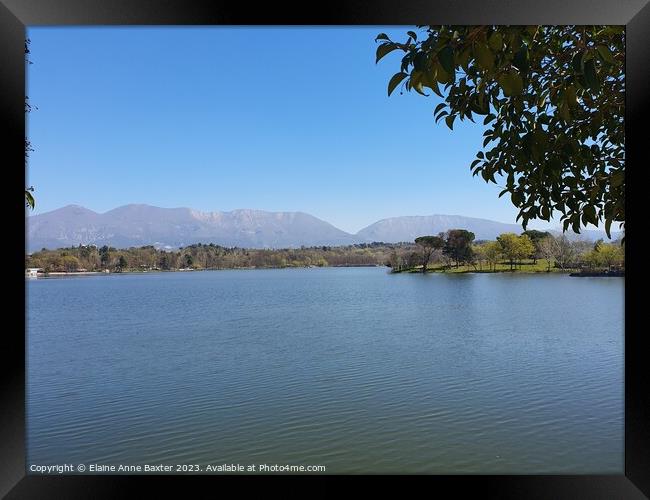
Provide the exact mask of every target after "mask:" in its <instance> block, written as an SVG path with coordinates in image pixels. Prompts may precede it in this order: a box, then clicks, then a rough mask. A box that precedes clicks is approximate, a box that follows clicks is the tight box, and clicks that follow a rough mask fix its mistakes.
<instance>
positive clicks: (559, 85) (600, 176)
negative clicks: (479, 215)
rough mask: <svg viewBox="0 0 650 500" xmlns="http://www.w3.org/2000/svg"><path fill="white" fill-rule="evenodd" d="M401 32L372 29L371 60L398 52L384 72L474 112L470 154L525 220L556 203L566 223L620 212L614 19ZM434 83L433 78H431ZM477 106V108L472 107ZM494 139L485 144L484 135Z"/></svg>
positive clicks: (445, 105) (619, 95)
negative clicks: (400, 35) (478, 128)
mask: <svg viewBox="0 0 650 500" xmlns="http://www.w3.org/2000/svg"><path fill="white" fill-rule="evenodd" d="M419 28H421V29H424V30H425V31H424V33H420V35H419V36H420V40H418V34H417V33H415V32H414V31H409V32H407V36H408V38H407V40H406V41H405V42H404V43H399V42H394V41H392V40H391V39H390V38H389V37H388V36H387V35H386V34H384V33H381V34H379V35H378V36H377V38H376V41H378V42H380V45H379V46H378V48H377V58H376V62H379V60H380V59H381V58H383V57H384V56H385V55H386V54H389V53H390V52H392V51H394V50H398V51H401V52H403V53H404V56H403V57H402V61H401V66H400V71H399V72H398V73H396V74H395V75H394V76H393V77H392V78H391V79H390V81H389V83H388V95H390V94H391V93H392V92H393V91H394V90H395V89H396V88H397V86H398V85H400V84H401V86H402V88H403V89H404V90H406V91H411V90H415V91H416V92H418V93H419V94H422V95H428V94H427V93H426V91H425V88H428V89H431V91H433V92H434V93H435V94H437V95H438V96H440V97H441V98H442V99H443V101H442V102H441V103H440V104H438V105H437V106H436V108H435V110H434V115H435V119H436V122H438V121H439V120H441V119H443V118H444V119H445V123H446V124H447V126H448V127H449V128H450V129H453V125H454V121H455V120H456V118H458V119H460V120H464V119H465V118H467V119H469V120H470V121H472V122H473V121H474V119H475V118H478V117H479V116H480V117H484V118H483V124H484V125H485V126H486V131H485V133H484V137H485V140H484V142H483V150H481V151H479V152H478V153H477V155H476V160H474V161H473V162H472V164H471V165H470V169H471V170H472V173H473V175H479V174H480V175H481V176H482V177H483V179H484V180H485V181H486V182H493V183H495V184H496V183H497V176H498V177H499V178H500V179H505V186H502V187H503V190H502V191H501V194H500V195H499V196H502V195H503V194H505V193H509V194H510V198H511V201H512V203H513V204H514V205H515V206H516V207H517V208H518V209H519V214H518V216H517V220H519V219H520V218H521V220H522V225H523V228H524V229H526V225H527V223H528V221H529V220H532V219H543V220H546V221H550V219H551V217H552V216H553V215H554V213H559V214H561V221H562V223H563V230H564V231H566V230H567V229H568V227H569V226H571V227H572V229H573V231H574V232H576V233H579V232H580V227H581V226H582V225H586V224H588V223H591V224H595V225H598V224H599V222H601V221H603V222H604V225H605V230H606V232H607V235H608V236H610V237H611V235H610V226H611V224H612V223H613V222H620V223H621V227H623V226H624V223H625V170H624V167H625V150H624V147H625V141H624V139H625V137H624V132H625V131H624V112H625V29H624V27H623V26H446V25H445V26H428V27H419ZM441 85H442V89H441V88H440V86H441ZM477 115H478V116H477ZM490 143H493V144H492V145H491V146H490V147H489V148H488V147H487V146H488V144H490Z"/></svg>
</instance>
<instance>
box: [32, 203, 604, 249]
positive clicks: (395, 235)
mask: <svg viewBox="0 0 650 500" xmlns="http://www.w3.org/2000/svg"><path fill="white" fill-rule="evenodd" d="M456 228H462V229H467V230H469V231H472V232H474V234H475V235H476V239H477V240H480V239H494V238H495V237H496V236H497V235H499V234H501V233H504V232H515V233H521V232H522V228H521V226H519V225H518V224H508V223H504V222H498V221H493V220H490V219H483V218H477V217H466V216H462V215H451V214H434V215H407V216H400V217H388V218H384V219H380V220H378V221H376V222H374V223H372V224H370V225H368V226H366V227H364V228H362V229H360V230H359V231H358V232H357V233H354V234H353V233H348V232H346V231H343V230H341V229H339V228H337V227H335V226H334V225H332V224H330V223H329V222H327V221H324V220H322V219H319V218H317V217H315V216H313V215H310V214H308V213H306V212H302V211H296V212H270V211H265V210H258V209H246V208H242V209H234V210H230V211H210V212H205V211H200V210H195V209H192V208H189V207H173V208H162V207H156V206H153V205H147V204H142V203H131V204H127V205H122V206H119V207H116V208H113V209H111V210H108V211H106V212H103V213H99V212H95V211H93V210H91V209H88V208H86V207H83V206H81V205H76V204H70V205H66V206H64V207H61V208H57V209H55V210H52V211H49V212H45V213H42V214H37V215H32V216H29V217H27V247H28V250H29V251H35V250H40V249H41V248H51V249H52V248H62V247H70V246H78V245H80V244H82V245H88V244H95V245H98V246H101V245H110V246H114V247H117V248H126V247H131V246H145V245H153V246H156V247H158V248H169V249H173V248H178V247H182V246H187V245H190V244H193V243H215V244H219V245H222V246H237V247H242V248H292V247H293V248H295V247H300V246H324V245H326V246H336V245H350V244H355V243H371V242H373V241H377V242H384V243H398V242H402V241H413V240H414V239H415V238H416V237H417V236H422V235H424V234H437V233H439V232H442V231H446V230H448V229H456ZM547 230H548V231H551V232H554V231H555V230H553V229H547ZM584 233H585V235H584V236H585V237H586V238H587V239H590V240H595V239H597V238H599V237H603V236H604V232H602V231H585V232H584ZM575 236H577V237H580V235H575Z"/></svg>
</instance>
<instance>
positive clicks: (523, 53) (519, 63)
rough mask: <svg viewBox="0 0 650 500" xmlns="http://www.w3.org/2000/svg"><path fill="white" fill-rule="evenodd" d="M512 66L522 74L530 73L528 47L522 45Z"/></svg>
mask: <svg viewBox="0 0 650 500" xmlns="http://www.w3.org/2000/svg"><path fill="white" fill-rule="evenodd" d="M512 64H513V65H514V66H515V67H516V68H517V69H518V70H519V71H521V72H522V73H527V72H528V47H527V46H526V45H522V46H521V48H520V49H519V50H518V51H517V53H516V54H515V57H514V59H513V61H512Z"/></svg>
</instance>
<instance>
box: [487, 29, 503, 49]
mask: <svg viewBox="0 0 650 500" xmlns="http://www.w3.org/2000/svg"><path fill="white" fill-rule="evenodd" d="M488 45H489V46H490V48H491V49H492V50H494V51H499V50H501V47H502V46H503V35H501V32H499V31H495V32H493V33H492V34H491V35H490V38H488Z"/></svg>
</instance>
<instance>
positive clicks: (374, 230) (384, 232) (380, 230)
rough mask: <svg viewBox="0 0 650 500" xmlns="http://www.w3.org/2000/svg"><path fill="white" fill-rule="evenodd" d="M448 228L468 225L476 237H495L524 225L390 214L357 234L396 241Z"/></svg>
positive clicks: (409, 239) (438, 216) (411, 238)
mask: <svg viewBox="0 0 650 500" xmlns="http://www.w3.org/2000/svg"><path fill="white" fill-rule="evenodd" d="M448 229H467V230H468V231H472V232H473V233H474V234H475V235H476V239H477V240H493V239H494V238H496V237H497V236H498V235H499V234H501V233H507V232H514V233H517V234H519V233H521V231H522V229H521V226H519V225H517V224H505V223H503V222H495V221H492V220H487V219H475V218H473V217H463V216H460V215H423V216H408V217H391V218H389V219H383V220H380V221H378V222H375V223H374V224H371V225H369V226H368V227H365V228H363V229H362V230H361V231H359V232H358V233H357V236H359V237H361V238H363V239H365V240H367V241H383V242H385V243H396V242H399V241H413V240H414V239H415V238H417V237H418V236H422V235H427V234H430V235H436V234H438V233H440V232H442V231H446V230H448Z"/></svg>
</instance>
